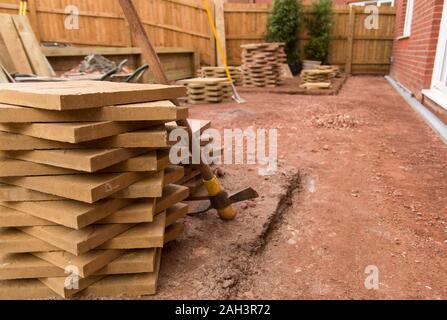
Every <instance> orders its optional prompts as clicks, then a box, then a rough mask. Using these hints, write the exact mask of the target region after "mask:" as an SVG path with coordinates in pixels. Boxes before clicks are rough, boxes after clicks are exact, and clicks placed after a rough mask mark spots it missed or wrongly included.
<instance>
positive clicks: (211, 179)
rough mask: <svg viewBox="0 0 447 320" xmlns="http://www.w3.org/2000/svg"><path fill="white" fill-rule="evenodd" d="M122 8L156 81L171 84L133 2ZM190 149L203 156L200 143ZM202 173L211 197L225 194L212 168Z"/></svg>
mask: <svg viewBox="0 0 447 320" xmlns="http://www.w3.org/2000/svg"><path fill="white" fill-rule="evenodd" d="M119 3H120V5H121V8H122V9H123V12H124V15H125V16H126V19H127V21H128V23H129V27H130V29H131V31H132V34H134V35H135V37H136V40H137V43H138V46H139V47H140V48H141V53H142V55H143V57H144V59H145V60H146V62H147V63H148V64H149V67H150V70H151V72H152V74H153V75H154V78H155V81H156V82H158V83H160V84H169V81H168V78H167V77H166V74H165V73H164V71H163V68H162V66H161V62H160V59H159V58H158V55H157V52H156V51H155V49H154V47H153V46H152V43H151V41H150V39H149V37H148V35H147V33H146V30H145V29H144V26H143V24H142V23H141V20H140V17H139V16H138V12H137V10H136V9H135V6H134V5H133V3H132V1H131V0H119ZM172 102H173V103H175V104H176V105H179V103H178V101H177V100H176V99H174V100H172ZM177 124H178V125H179V126H183V127H186V128H188V132H189V135H190V137H191V139H195V137H194V135H193V133H192V130H191V127H190V125H189V123H188V121H187V120H181V121H177ZM190 145H191V146H190V148H194V147H196V148H198V150H192V149H191V152H199V153H200V154H201V149H200V144H199V143H191V144H190ZM199 167H200V172H201V174H202V179H203V180H204V182H205V186H206V187H207V190H208V193H209V194H210V196H215V195H216V194H217V193H219V192H223V190H222V188H221V186H220V184H219V181H218V180H217V178H216V177H215V176H214V175H213V172H212V171H211V168H210V167H209V166H208V165H206V164H204V163H201V164H200V166H199ZM218 212H219V215H220V217H221V218H222V219H225V220H231V219H234V217H235V216H236V212H235V211H234V209H233V207H232V206H231V205H230V206H228V207H226V208H224V209H218Z"/></svg>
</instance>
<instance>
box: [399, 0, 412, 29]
mask: <svg viewBox="0 0 447 320" xmlns="http://www.w3.org/2000/svg"><path fill="white" fill-rule="evenodd" d="M413 10H414V0H407V10H406V12H405V24H404V32H403V35H402V37H409V36H410V35H411V25H412V23H413Z"/></svg>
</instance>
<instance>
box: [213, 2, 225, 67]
mask: <svg viewBox="0 0 447 320" xmlns="http://www.w3.org/2000/svg"><path fill="white" fill-rule="evenodd" d="M214 10H215V16H214V19H215V24H216V31H217V36H218V37H219V40H220V44H221V46H222V50H223V52H224V54H225V57H227V41H226V38H225V13H224V1H223V0H215V2H214ZM216 45H217V44H216ZM217 65H218V66H219V67H222V66H223V65H224V62H223V60H222V58H221V56H220V55H219V53H218V52H217Z"/></svg>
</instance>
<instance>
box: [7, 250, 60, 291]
mask: <svg viewBox="0 0 447 320" xmlns="http://www.w3.org/2000/svg"><path fill="white" fill-rule="evenodd" d="M64 276H67V275H66V274H65V271H64V269H61V268H58V267H56V266H53V265H51V264H50V263H48V262H46V261H44V260H42V259H39V258H36V257H34V256H33V255H32V254H29V253H13V254H8V255H4V256H1V257H0V280H15V279H35V278H38V277H64ZM0 287H1V284H0Z"/></svg>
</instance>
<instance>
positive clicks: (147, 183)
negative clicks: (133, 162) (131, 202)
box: [111, 171, 164, 199]
mask: <svg viewBox="0 0 447 320" xmlns="http://www.w3.org/2000/svg"><path fill="white" fill-rule="evenodd" d="M163 177H164V172H163V171H160V172H157V173H155V174H152V175H150V176H149V177H147V178H144V179H142V180H140V181H137V182H135V183H134V184H132V185H130V186H129V187H127V188H125V189H123V190H121V191H119V192H117V193H115V194H113V195H112V196H111V197H112V198H115V199H139V198H159V197H161V196H162V195H163Z"/></svg>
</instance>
